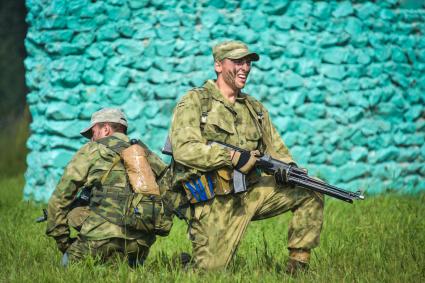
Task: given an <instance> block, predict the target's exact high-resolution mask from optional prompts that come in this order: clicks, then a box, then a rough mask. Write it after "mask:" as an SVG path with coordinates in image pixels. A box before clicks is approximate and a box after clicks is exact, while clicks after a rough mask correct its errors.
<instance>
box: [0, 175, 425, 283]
mask: <svg viewBox="0 0 425 283" xmlns="http://www.w3.org/2000/svg"><path fill="white" fill-rule="evenodd" d="M23 185H24V180H23V177H21V176H18V177H3V178H0V196H1V198H0V225H1V226H0V227H1V228H0V282H140V281H142V282H186V281H189V282H202V281H204V282H211V281H214V282H269V281H284V282H293V281H300V282H327V283H328V282H421V281H422V282H423V281H424V280H425V270H424V268H425V219H424V217H425V207H424V203H425V194H421V195H416V196H406V195H405V196H399V195H395V194H391V195H385V196H377V197H370V198H368V199H367V200H365V201H363V202H357V203H356V204H354V205H349V204H345V203H343V202H339V201H333V200H329V199H328V200H327V203H326V207H325V223H324V227H323V233H322V238H321V245H320V247H319V248H317V249H315V250H314V254H313V258H312V263H311V271H310V272H309V273H308V274H306V275H303V276H300V277H298V278H297V279H295V280H294V279H292V278H290V277H288V276H286V275H285V274H284V273H283V272H282V269H283V268H284V263H285V260H286V259H287V256H288V253H287V250H286V233H287V225H288V220H289V217H290V215H289V214H285V215H282V216H279V217H275V218H272V219H268V220H262V221H258V222H253V223H251V224H250V227H249V229H248V232H247V233H246V235H245V237H244V239H243V241H242V243H241V246H240V247H239V250H238V253H237V256H236V257H235V259H234V261H233V262H232V264H231V266H230V268H229V269H228V270H227V271H223V272H216V273H206V274H196V273H191V272H186V271H184V270H182V269H180V268H177V267H173V266H172V265H171V264H170V258H171V257H172V256H173V255H174V254H177V253H179V252H181V251H190V242H189V240H187V237H186V226H185V224H184V223H183V222H181V221H176V222H175V226H174V228H173V230H172V232H171V235H170V236H169V237H167V238H159V239H158V241H157V242H156V243H155V245H154V246H153V248H152V250H151V253H150V255H149V257H148V260H147V262H146V264H145V265H144V266H143V267H140V268H138V269H136V270H131V269H129V268H128V267H127V265H126V264H125V263H110V264H103V265H102V264H95V263H94V262H93V260H87V261H85V262H82V263H79V264H76V265H74V266H71V267H70V268H67V269H63V268H62V267H61V266H60V253H59V251H58V250H57V249H56V247H55V244H54V242H53V240H51V239H49V238H47V237H46V236H45V235H44V229H45V224H44V223H42V224H36V223H34V219H35V218H36V217H37V216H39V215H40V213H41V206H40V205H36V204H33V203H31V202H25V201H22V187H23Z"/></svg>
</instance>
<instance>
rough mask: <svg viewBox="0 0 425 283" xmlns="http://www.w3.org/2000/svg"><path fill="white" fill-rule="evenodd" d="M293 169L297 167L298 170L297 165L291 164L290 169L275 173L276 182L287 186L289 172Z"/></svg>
mask: <svg viewBox="0 0 425 283" xmlns="http://www.w3.org/2000/svg"><path fill="white" fill-rule="evenodd" d="M291 167H296V168H298V166H297V164H295V163H289V167H287V168H286V169H284V168H279V169H278V170H277V171H276V172H275V173H274V178H275V180H276V183H277V184H278V185H286V184H287V183H288V178H289V170H291Z"/></svg>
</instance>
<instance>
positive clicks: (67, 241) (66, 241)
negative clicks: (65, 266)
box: [55, 236, 76, 253]
mask: <svg viewBox="0 0 425 283" xmlns="http://www.w3.org/2000/svg"><path fill="white" fill-rule="evenodd" d="M55 240H56V244H57V245H58V249H59V250H60V251H61V252H62V253H65V252H66V250H67V249H68V248H69V247H70V246H71V245H72V243H73V242H74V241H75V240H76V239H75V238H72V239H71V238H70V237H68V236H62V237H58V238H55Z"/></svg>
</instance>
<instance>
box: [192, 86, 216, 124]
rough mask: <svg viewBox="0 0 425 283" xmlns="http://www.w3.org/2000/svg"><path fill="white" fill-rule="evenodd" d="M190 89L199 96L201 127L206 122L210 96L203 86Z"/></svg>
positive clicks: (210, 104) (209, 109)
mask: <svg viewBox="0 0 425 283" xmlns="http://www.w3.org/2000/svg"><path fill="white" fill-rule="evenodd" d="M192 91H194V92H196V93H197V94H198V95H199V96H200V100H201V128H203V127H204V125H205V124H206V123H207V117H208V112H210V111H211V108H212V97H211V94H210V93H209V91H208V90H207V89H206V88H204V87H196V88H193V89H192Z"/></svg>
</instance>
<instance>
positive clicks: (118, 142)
mask: <svg viewBox="0 0 425 283" xmlns="http://www.w3.org/2000/svg"><path fill="white" fill-rule="evenodd" d="M126 132H127V120H126V118H125V116H124V114H123V113H122V112H121V111H120V110H118V109H113V108H104V109H102V110H100V111H98V112H95V113H94V114H93V115H92V118H91V124H90V126H89V127H88V128H87V129H85V130H83V131H82V132H81V134H82V135H83V136H84V137H86V138H89V139H91V141H90V142H88V143H87V144H85V145H84V146H83V147H82V148H81V149H80V150H79V151H78V152H77V153H76V154H75V156H74V157H73V159H72V160H71V162H70V163H69V164H68V165H67V167H66V168H65V172H64V174H63V176H62V178H61V180H60V182H59V184H58V185H57V187H56V189H55V191H54V193H53V195H52V197H51V198H50V200H49V204H48V218H47V230H46V234H47V235H48V236H51V237H53V238H54V239H55V240H56V243H57V245H58V248H59V250H60V251H61V252H63V253H64V257H63V259H62V261H63V264H64V265H66V264H67V261H68V258H69V260H71V261H75V260H80V259H82V258H84V257H85V256H87V255H91V256H97V257H100V258H101V259H107V258H110V257H112V256H115V255H118V256H121V257H123V258H126V259H128V262H129V264H130V265H131V266H136V265H138V264H139V263H142V262H143V260H144V259H145V258H146V256H147V255H148V252H149V247H150V246H151V245H152V244H153V243H154V241H155V234H161V232H162V235H165V234H167V233H168V231H169V229H170V228H171V226H170V225H171V221H169V222H167V223H165V226H167V225H168V226H167V227H165V228H164V227H161V225H162V224H164V223H163V222H161V219H160V216H161V215H162V213H163V211H161V207H162V205H161V203H160V201H158V197H157V195H159V187H158V184H157V183H156V181H155V179H156V180H157V181H158V182H159V184H160V186H161V187H163V186H166V185H167V184H166V183H165V180H163V179H165V178H163V179H160V177H161V176H162V175H163V174H164V172H166V165H165V164H164V163H163V162H162V161H161V159H160V158H159V157H157V156H156V155H155V154H153V153H152V152H150V151H149V150H148V149H147V148H146V147H145V146H144V145H143V144H137V146H136V149H137V150H138V152H139V153H140V152H141V154H136V156H132V157H133V158H134V157H135V158H136V159H137V160H138V161H137V162H138V163H140V164H143V165H144V166H143V168H141V169H142V170H144V171H145V173H146V172H147V173H146V174H148V175H149V173H150V174H151V176H152V178H151V184H145V183H143V180H142V183H143V187H141V188H147V187H148V186H150V188H153V189H154V190H153V191H150V192H149V194H147V195H143V194H135V193H134V189H135V187H134V186H133V185H134V184H133V183H131V179H132V176H133V175H130V173H129V172H128V168H127V163H126V161H127V159H124V160H123V158H124V156H125V154H124V153H125V152H126V153H128V152H129V151H128V150H126V149H130V148H131V149H133V148H135V147H133V146H135V145H130V140H129V138H128V137H127V135H126ZM133 141H135V140H132V144H133V143H135V142H133ZM130 158H131V157H130ZM143 161H146V162H145V163H143ZM133 169H134V168H133ZM148 175H146V176H148ZM146 176H145V177H146ZM148 177H149V176H148ZM152 180H153V181H152ZM130 183H131V184H130ZM142 183H140V184H142ZM155 189H157V191H155ZM87 191H89V195H90V201H89V205H88V206H86V207H76V208H74V206H75V205H74V204H75V202H76V200H77V199H78V198H79V195H80V194H82V193H84V192H87ZM155 195H156V196H155ZM84 212H85V213H84ZM152 223H153V224H152ZM70 226H72V227H76V228H77V229H78V230H80V231H79V233H78V237H77V239H75V238H74V239H71V238H70V228H69V227H70ZM161 229H162V230H161ZM163 230H165V231H163Z"/></svg>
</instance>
